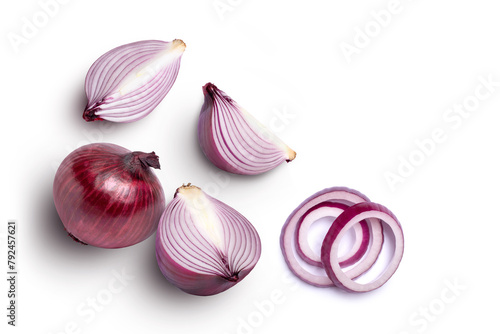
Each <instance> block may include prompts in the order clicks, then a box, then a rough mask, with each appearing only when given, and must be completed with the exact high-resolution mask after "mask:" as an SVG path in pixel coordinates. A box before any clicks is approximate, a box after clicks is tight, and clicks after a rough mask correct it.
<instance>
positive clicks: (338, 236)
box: [321, 202, 404, 292]
mask: <svg viewBox="0 0 500 334" xmlns="http://www.w3.org/2000/svg"><path fill="white" fill-rule="evenodd" d="M373 218H375V219H378V220H381V221H383V222H384V223H385V224H386V226H389V227H390V228H391V230H392V232H393V234H394V240H395V245H394V253H393V255H392V259H391V260H390V262H389V264H388V265H387V267H386V268H385V270H384V272H383V273H382V274H380V275H379V276H378V277H377V278H376V279H375V280H373V281H371V282H369V283H366V284H361V283H358V282H355V281H353V279H352V277H350V275H349V274H348V272H344V271H343V270H342V268H341V267H340V264H339V261H338V256H337V254H338V248H339V245H340V241H341V240H342V237H343V236H344V235H345V233H347V231H348V230H349V229H350V228H351V227H352V226H354V225H355V224H358V223H359V222H360V221H362V220H366V219H373ZM403 250H404V237H403V230H402V229H401V225H400V223H399V222H398V220H397V218H396V217H395V216H394V214H392V212H391V211H389V210H388V209H387V208H386V207H384V206H382V205H380V204H376V203H372V202H364V203H359V204H356V205H353V206H351V207H350V208H348V209H346V210H345V211H344V212H343V213H341V214H340V215H339V216H338V217H337V219H335V224H332V226H331V227H330V230H329V231H328V232H327V234H326V237H325V239H324V241H323V245H322V247H321V260H322V262H323V264H324V266H325V270H326V273H327V275H328V277H329V278H330V279H331V280H332V281H333V282H334V284H335V285H336V286H337V287H339V288H342V289H344V290H347V291H351V292H367V291H371V290H374V289H377V288H379V287H380V286H382V285H383V284H384V283H385V282H387V280H389V278H391V276H392V275H393V274H394V272H395V271H396V269H397V268H398V266H399V263H400V262H401V258H402V256H403Z"/></svg>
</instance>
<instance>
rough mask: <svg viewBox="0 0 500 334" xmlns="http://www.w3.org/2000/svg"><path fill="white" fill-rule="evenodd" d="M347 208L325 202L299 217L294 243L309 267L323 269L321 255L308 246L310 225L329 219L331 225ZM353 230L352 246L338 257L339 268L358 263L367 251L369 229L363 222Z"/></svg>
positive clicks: (343, 205) (342, 205)
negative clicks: (322, 219)
mask: <svg viewBox="0 0 500 334" xmlns="http://www.w3.org/2000/svg"><path fill="white" fill-rule="evenodd" d="M347 208H348V206H347V205H345V204H341V203H331V202H325V203H320V204H318V205H316V206H314V207H312V208H311V209H309V211H308V212H306V213H305V214H304V216H302V217H301V219H300V221H299V223H298V225H297V229H296V233H295V239H296V240H295V242H296V244H297V253H298V254H299V256H300V257H301V258H302V260H304V261H305V262H307V263H309V264H310V265H313V266H316V267H320V268H323V263H322V262H321V254H316V253H315V252H314V251H313V250H312V249H311V247H310V245H309V240H308V236H309V229H310V227H311V225H312V224H313V223H314V222H316V221H318V220H319V219H321V218H325V217H330V218H331V219H332V223H333V221H334V220H335V218H337V217H338V216H339V215H340V214H341V213H342V212H344V210H345V209H347ZM353 230H354V244H353V245H352V247H351V249H350V250H349V252H347V253H346V254H344V255H342V256H341V257H339V259H338V260H339V264H340V267H341V268H344V267H347V266H350V265H353V264H355V263H356V262H358V261H359V260H360V259H361V258H362V257H363V255H364V254H365V253H366V250H367V249H368V245H369V243H370V229H369V227H368V224H367V223H366V222H365V221H362V222H360V223H359V224H356V225H354V226H353Z"/></svg>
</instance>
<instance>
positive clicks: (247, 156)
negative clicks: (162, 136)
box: [198, 83, 296, 175]
mask: <svg viewBox="0 0 500 334" xmlns="http://www.w3.org/2000/svg"><path fill="white" fill-rule="evenodd" d="M203 94H204V103H203V106H202V108H201V111H200V115H199V119H198V141H199V143H200V147H201V149H202V151H203V153H204V154H205V156H206V157H207V158H208V159H209V160H210V161H211V162H212V163H213V164H214V165H215V166H217V167H218V168H220V169H222V170H225V171H227V172H230V173H234V174H243V175H256V174H261V173H264V172H267V171H269V170H271V169H273V168H275V167H277V166H278V165H280V164H282V163H283V162H285V161H286V162H290V161H292V160H293V159H295V155H296V153H295V152H294V151H293V150H291V149H290V148H289V147H288V146H287V145H286V144H284V143H283V142H282V141H281V140H280V139H279V138H278V137H276V136H275V135H274V134H272V133H271V132H270V131H269V130H268V129H266V128H265V127H264V126H263V125H262V124H260V123H259V122H258V121H257V120H256V119H255V118H253V116H252V115H250V114H249V113H248V112H247V111H245V110H244V109H243V108H241V107H240V106H239V105H238V104H237V103H236V102H235V101H234V100H232V99H231V98H230V97H229V96H228V95H227V94H226V93H224V92H223V91H221V90H219V89H218V88H217V87H216V86H215V85H213V84H211V83H207V84H206V85H205V86H203ZM228 124H232V126H228Z"/></svg>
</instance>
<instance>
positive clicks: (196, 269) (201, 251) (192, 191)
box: [156, 184, 261, 296]
mask: <svg viewBox="0 0 500 334" xmlns="http://www.w3.org/2000/svg"><path fill="white" fill-rule="evenodd" d="M260 253H261V243H260V238H259V235H258V233H257V231H256V230H255V228H254V227H253V225H252V224H251V223H250V222H249V221H248V220H247V219H246V218H245V217H244V216H243V215H241V214H240V213H239V212H238V211H236V210H235V209H233V208H231V207H230V206H228V205H226V204H224V203H222V202H221V201H219V200H217V199H215V198H213V197H211V196H209V195H207V194H206V193H204V192H203V191H202V190H201V189H200V188H198V187H195V186H192V185H190V184H188V185H187V186H182V187H180V188H178V189H177V191H176V193H175V195H174V199H173V200H172V201H171V202H170V203H169V204H168V205H167V208H166V209H165V212H164V213H163V215H162V216H161V219H160V223H159V226H158V233H157V235H156V258H157V261H158V266H159V267H160V270H161V272H162V273H163V275H164V276H165V277H166V278H167V279H168V280H169V281H170V282H171V283H172V284H174V285H175V286H177V287H178V288H179V289H181V290H183V291H185V292H187V293H190V294H194V295H200V296H208V295H214V294H217V293H220V292H223V291H225V290H227V289H229V288H230V287H232V286H234V285H235V284H237V283H238V282H240V281H241V280H242V279H243V278H244V277H245V276H247V275H248V274H249V273H250V271H251V270H252V269H253V268H254V267H255V265H256V264H257V261H258V260H259V257H260Z"/></svg>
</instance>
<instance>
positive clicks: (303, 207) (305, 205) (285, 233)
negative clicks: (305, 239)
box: [280, 187, 383, 288]
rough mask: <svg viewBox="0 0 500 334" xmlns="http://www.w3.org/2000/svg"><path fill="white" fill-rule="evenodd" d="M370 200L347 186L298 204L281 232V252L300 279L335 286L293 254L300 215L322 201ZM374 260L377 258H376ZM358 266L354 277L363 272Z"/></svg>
mask: <svg viewBox="0 0 500 334" xmlns="http://www.w3.org/2000/svg"><path fill="white" fill-rule="evenodd" d="M332 193H333V194H335V196H333V197H332V195H331V194H332ZM347 198H350V200H347ZM369 201H370V200H369V199H368V197H366V196H365V195H364V194H362V193H360V192H359V191H357V190H354V189H350V188H346V187H331V188H325V189H323V190H321V191H318V192H316V193H315V194H313V195H311V196H309V197H308V198H307V199H305V200H304V201H302V203H301V204H300V205H299V206H297V207H296V208H295V209H294V210H293V211H292V213H291V214H290V215H289V216H288V218H287V220H286V221H285V224H283V227H282V229H281V234H280V247H281V252H282V253H283V258H284V260H285V263H286V264H287V266H288V268H289V269H290V271H292V273H293V274H294V275H295V276H297V277H298V278H299V279H301V280H302V281H304V282H306V283H308V284H310V285H313V286H317V287H321V288H324V287H332V286H334V283H333V282H332V280H331V279H330V278H329V277H328V276H324V277H323V276H318V275H314V274H311V273H309V272H308V271H307V270H305V269H304V268H302V267H301V265H300V263H299V262H298V261H297V258H296V257H295V255H294V254H293V244H294V240H295V233H296V228H297V225H298V221H299V219H300V217H302V216H303V215H304V214H305V213H306V212H307V211H308V210H309V209H311V208H312V207H314V206H316V205H318V204H320V203H324V202H334V203H343V204H347V205H348V206H351V205H354V204H357V203H360V202H369ZM378 224H379V225H380V222H378ZM372 225H373V223H372ZM382 237H383V234H382ZM382 241H383V239H382ZM382 241H381V242H382ZM371 249H374V248H373V245H372V247H370V251H371ZM375 250H376V248H375ZM375 253H376V252H375ZM377 256H378V254H377ZM365 259H366V258H365ZM374 260H376V258H375V259H374ZM370 262H371V261H369V262H368V263H370ZM373 262H374V261H373ZM372 264H373V263H372ZM358 268H359V266H355V267H354V268H353V269H351V270H350V272H354V274H353V275H354V277H357V276H359V275H360V274H362V272H361V273H358V271H357V269H358Z"/></svg>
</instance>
